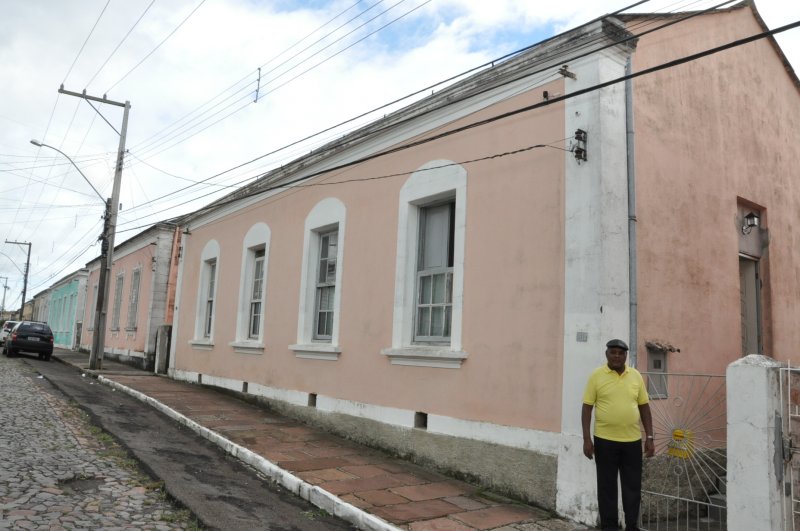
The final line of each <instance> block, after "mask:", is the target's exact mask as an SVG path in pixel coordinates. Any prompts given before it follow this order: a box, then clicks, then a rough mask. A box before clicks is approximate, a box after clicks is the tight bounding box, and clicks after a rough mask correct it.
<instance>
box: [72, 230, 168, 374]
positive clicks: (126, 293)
mask: <svg viewBox="0 0 800 531" xmlns="http://www.w3.org/2000/svg"><path fill="white" fill-rule="evenodd" d="M179 242H180V232H179V229H178V226H177V225H176V224H175V223H173V222H162V223H157V224H155V225H153V226H152V227H150V228H148V229H146V230H144V231H142V232H140V233H138V234H137V235H135V236H133V237H131V238H129V239H128V240H126V241H124V242H122V243H121V244H119V245H117V246H115V249H114V257H113V262H114V263H113V266H112V268H111V274H110V275H109V277H108V282H109V298H108V301H107V305H106V308H107V315H106V334H105V348H104V358H107V359H114V360H119V361H123V362H126V363H130V364H132V365H136V366H138V367H140V368H144V369H147V370H152V369H154V367H155V363H156V359H155V353H156V336H157V333H158V329H159V327H160V326H162V325H169V324H171V321H172V306H173V304H174V293H175V276H176V275H177V271H176V268H175V267H173V264H174V263H177V254H176V253H177V250H178V243H179ZM87 268H88V271H89V278H88V283H87V285H88V301H89V303H88V304H87V305H86V309H85V312H84V318H83V319H84V322H85V323H86V326H85V327H84V332H83V334H82V336H81V348H82V349H84V350H90V348H91V345H92V338H93V337H94V317H95V310H96V308H97V289H98V286H97V283H98V280H99V273H100V258H99V257H98V258H95V259H94V260H92V261H91V262H89V263H88V264H87Z"/></svg>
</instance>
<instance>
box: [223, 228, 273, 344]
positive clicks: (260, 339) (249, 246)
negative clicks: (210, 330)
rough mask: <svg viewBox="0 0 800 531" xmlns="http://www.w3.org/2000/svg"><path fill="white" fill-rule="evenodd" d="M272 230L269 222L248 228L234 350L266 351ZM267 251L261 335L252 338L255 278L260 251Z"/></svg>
mask: <svg viewBox="0 0 800 531" xmlns="http://www.w3.org/2000/svg"><path fill="white" fill-rule="evenodd" d="M270 240H271V231H270V228H269V226H268V225H267V224H266V223H261V222H259V223H256V224H255V225H253V226H252V227H250V229H249V230H248V231H247V234H245V237H244V240H243V242H242V269H241V274H240V275H239V306H238V308H237V312H236V339H235V341H233V342H231V343H230V346H232V347H233V350H234V352H238V353H241V354H260V353H263V352H264V328H265V326H266V322H265V320H264V315H265V310H266V303H267V276H268V275H267V273H268V271H269V246H270ZM258 251H264V258H263V267H264V269H263V279H262V284H261V300H260V301H261V317H260V326H259V330H258V336H257V337H252V336H251V334H250V326H251V318H252V316H251V305H252V303H253V297H252V294H253V280H254V274H255V264H256V253H257V252H258Z"/></svg>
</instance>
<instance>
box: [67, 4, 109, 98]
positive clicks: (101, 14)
mask: <svg viewBox="0 0 800 531" xmlns="http://www.w3.org/2000/svg"><path fill="white" fill-rule="evenodd" d="M110 3H111V0H108V1H107V2H106V5H104V6H103V9H102V10H101V11H100V14H99V15H98V16H97V20H95V21H94V25H93V26H92V29H91V30H89V35H87V36H86V39H85V40H84V41H83V44H82V45H81V49H80V50H78V55H76V56H75V59H73V61H72V64H71V65H70V66H69V70H67V73H66V75H65V76H64V81H62V82H61V84H62V85H63V84H64V83H66V82H67V78H68V77H69V75H70V74H71V73H72V69H73V68H75V63H77V62H78V58H79V57H80V56H81V54H82V53H83V49H84V48H85V47H86V43H87V42H89V39H90V38H91V36H92V34H93V33H94V30H95V29H96V28H97V24H99V23H100V19H101V18H103V13H105V12H106V9H107V8H108V4H110Z"/></svg>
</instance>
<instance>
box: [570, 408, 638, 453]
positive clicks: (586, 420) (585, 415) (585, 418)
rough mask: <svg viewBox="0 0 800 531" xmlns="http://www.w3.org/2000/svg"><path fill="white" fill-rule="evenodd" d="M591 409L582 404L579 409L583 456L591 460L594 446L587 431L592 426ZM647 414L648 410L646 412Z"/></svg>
mask: <svg viewBox="0 0 800 531" xmlns="http://www.w3.org/2000/svg"><path fill="white" fill-rule="evenodd" d="M592 409H594V406H592V405H589V404H583V407H582V408H581V427H582V428H583V455H585V456H586V457H588V458H589V459H592V458H593V457H594V444H593V443H592V434H591V431H590V429H589V427H590V425H591V424H592ZM648 414H649V410H648Z"/></svg>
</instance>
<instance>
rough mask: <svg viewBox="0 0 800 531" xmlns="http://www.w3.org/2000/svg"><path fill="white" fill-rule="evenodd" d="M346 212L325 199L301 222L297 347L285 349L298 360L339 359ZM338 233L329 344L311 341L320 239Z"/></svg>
mask: <svg viewBox="0 0 800 531" xmlns="http://www.w3.org/2000/svg"><path fill="white" fill-rule="evenodd" d="M346 218H347V209H346V207H345V206H344V203H342V202H341V201H340V200H338V199H336V198H334V197H328V198H326V199H323V200H322V201H320V202H319V203H317V204H316V205H315V206H314V208H313V209H311V212H309V214H308V216H307V217H306V221H305V235H304V237H303V261H302V270H301V275H300V297H299V298H300V301H299V302H300V304H299V310H298V316H297V344H295V345H289V349H290V350H293V351H294V353H295V355H296V356H297V357H298V358H306V359H318V360H329V361H334V360H338V359H339V354H341V348H340V345H339V324H340V322H341V296H342V271H343V270H344V260H343V257H344V245H345V224H346ZM332 230H338V237H337V248H336V282H335V286H336V289H335V291H334V297H333V327H332V330H331V337H330V340H328V339H325V340H315V339H314V330H315V326H316V302H317V274H318V267H319V259H320V237H321V235H323V234H325V233H327V232H330V231H332Z"/></svg>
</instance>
